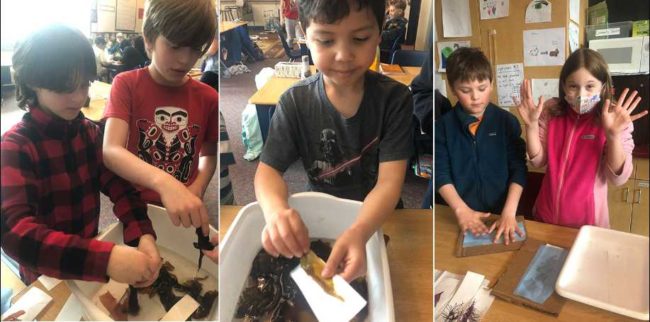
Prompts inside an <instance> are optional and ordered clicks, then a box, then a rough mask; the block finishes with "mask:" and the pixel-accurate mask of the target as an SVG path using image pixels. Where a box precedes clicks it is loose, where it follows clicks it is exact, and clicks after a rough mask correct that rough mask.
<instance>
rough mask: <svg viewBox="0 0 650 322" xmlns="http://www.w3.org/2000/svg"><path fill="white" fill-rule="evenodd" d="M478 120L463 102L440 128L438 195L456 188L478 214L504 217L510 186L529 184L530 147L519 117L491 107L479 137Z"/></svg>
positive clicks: (442, 120)
mask: <svg viewBox="0 0 650 322" xmlns="http://www.w3.org/2000/svg"><path fill="white" fill-rule="evenodd" d="M477 120H478V119H477V118H476V117H473V116H471V115H469V114H467V113H466V112H465V111H464V110H463V108H462V107H461V105H460V103H458V104H456V106H455V107H454V109H453V111H452V112H451V113H447V114H445V115H444V116H443V117H442V118H441V119H439V120H438V121H436V123H435V133H436V136H435V140H436V145H435V171H434V172H435V184H436V186H435V189H436V190H435V191H436V192H437V191H438V190H439V189H440V187H442V186H444V185H446V184H453V185H454V187H455V188H456V191H458V194H459V195H460V197H461V198H462V199H463V201H465V203H466V204H467V205H468V206H469V207H470V208H472V209H473V210H476V211H484V212H492V213H495V214H500V213H501V210H502V209H503V205H504V203H505V200H506V197H507V195H508V187H509V185H510V183H511V182H514V183H518V184H519V185H521V186H522V187H524V186H525V184H526V173H527V168H526V143H525V142H524V140H523V139H522V138H521V127H520V126H519V122H518V121H517V118H515V117H514V115H512V114H510V113H509V112H508V111H505V110H503V109H501V108H499V107H498V106H496V105H494V104H492V103H490V104H488V106H487V108H486V109H485V113H484V114H483V120H482V121H481V124H480V126H479V127H478V130H477V131H476V136H473V135H472V134H471V132H470V131H469V125H470V124H471V123H473V122H476V121H477Z"/></svg>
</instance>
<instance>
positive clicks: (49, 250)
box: [0, 25, 161, 287]
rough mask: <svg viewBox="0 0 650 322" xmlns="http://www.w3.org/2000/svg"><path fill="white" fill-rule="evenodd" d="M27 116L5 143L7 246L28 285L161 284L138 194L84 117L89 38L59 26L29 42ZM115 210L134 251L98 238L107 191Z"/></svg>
mask: <svg viewBox="0 0 650 322" xmlns="http://www.w3.org/2000/svg"><path fill="white" fill-rule="evenodd" d="M13 67H14V68H15V70H16V75H15V76H16V99H17V101H18V106H20V107H21V108H25V107H27V113H26V114H25V115H24V116H23V119H22V120H21V121H20V122H19V123H18V124H16V125H15V126H14V127H12V128H11V129H9V130H8V131H7V132H6V133H5V134H4V135H3V136H2V143H1V144H0V150H1V152H2V153H1V158H2V176H1V178H2V179H1V180H2V185H1V186H2V249H3V250H4V251H5V252H6V253H7V254H8V255H9V256H11V257H12V258H14V259H15V260H16V261H17V262H18V263H19V264H20V275H21V279H22V280H23V282H25V284H28V285H29V284H30V283H32V282H34V281H35V280H36V278H38V276H39V275H41V274H43V275H47V276H52V277H56V278H59V279H79V280H86V281H99V282H107V281H108V278H109V277H110V278H112V279H114V280H115V281H118V282H123V283H128V284H131V285H134V286H137V287H140V286H147V285H149V284H151V283H153V281H154V280H155V279H156V277H157V275H158V270H159V268H160V263H161V260H160V255H159V253H158V249H157V247H156V243H155V238H156V235H155V233H154V230H153V227H152V225H151V221H150V220H149V217H148V216H147V207H146V205H145V203H144V202H142V200H141V199H140V196H139V193H138V191H137V190H136V189H135V188H134V187H133V186H132V185H131V184H129V183H128V182H127V181H125V180H123V179H122V178H120V177H118V176H117V175H115V174H113V173H112V172H111V171H110V170H108V169H107V168H106V167H105V166H104V163H103V161H102V132H101V129H100V128H99V127H98V126H97V125H95V124H94V123H93V122H91V121H89V120H88V119H86V118H84V115H83V114H82V113H80V110H81V107H82V106H83V104H84V102H85V101H86V99H87V98H88V88H89V84H90V82H91V81H93V80H94V79H95V76H96V66H95V58H94V53H93V49H92V48H91V46H90V44H89V43H88V40H86V38H85V37H84V35H83V34H82V33H81V32H80V31H78V30H75V29H71V28H69V27H67V26H63V25H50V26H48V27H45V28H43V29H41V30H39V31H36V32H35V33H33V34H31V35H30V36H28V37H27V39H25V41H23V42H22V43H21V44H20V45H19V46H18V48H17V50H16V52H15V53H14V56H13ZM100 191H101V192H102V193H104V194H106V195H107V196H108V197H109V198H110V199H111V201H112V202H113V203H114V206H113V212H114V214H115V216H117V218H118V219H119V220H120V221H121V222H122V223H123V224H124V241H125V243H126V244H128V245H130V246H134V247H137V248H131V247H128V246H124V245H115V244H113V243H111V242H106V241H99V240H96V239H93V238H94V237H96V235H97V230H98V226H99V211H100V198H99V192H100Z"/></svg>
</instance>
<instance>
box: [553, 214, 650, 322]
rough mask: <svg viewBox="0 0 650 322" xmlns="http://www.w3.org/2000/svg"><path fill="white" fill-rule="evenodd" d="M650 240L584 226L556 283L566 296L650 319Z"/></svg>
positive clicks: (558, 289)
mask: <svg viewBox="0 0 650 322" xmlns="http://www.w3.org/2000/svg"><path fill="white" fill-rule="evenodd" d="M649 250H650V249H649V247H648V237H644V236H639V235H635V234H630V233H625V232H620V231H616V230H610V229H605V228H601V227H595V226H582V228H580V232H579V233H578V236H577V238H576V240H575V242H574V243H573V247H572V248H571V251H570V252H569V256H568V257H567V259H566V262H565V263H564V266H563V267H562V271H561V272H560V276H559V277H558V279H557V282H556V284H555V290H556V291H557V293H558V294H560V295H561V296H563V297H566V298H569V299H572V300H575V301H578V302H582V303H585V304H588V305H592V306H595V307H598V308H601V309H604V310H608V311H612V312H615V313H618V314H622V315H626V316H629V317H633V318H635V319H640V320H648V317H649V315H648V283H649V280H648V272H649V271H648V257H649V256H650V255H649V253H648V251H649Z"/></svg>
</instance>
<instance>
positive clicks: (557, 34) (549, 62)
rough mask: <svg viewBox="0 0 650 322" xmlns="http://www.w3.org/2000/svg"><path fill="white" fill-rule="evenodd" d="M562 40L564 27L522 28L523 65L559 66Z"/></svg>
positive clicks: (562, 53) (562, 50)
mask: <svg viewBox="0 0 650 322" xmlns="http://www.w3.org/2000/svg"><path fill="white" fill-rule="evenodd" d="M564 40H565V30H564V28H551V29H535V30H524V66H561V65H562V64H564V59H565V57H564V56H565V54H564V51H565V49H564Z"/></svg>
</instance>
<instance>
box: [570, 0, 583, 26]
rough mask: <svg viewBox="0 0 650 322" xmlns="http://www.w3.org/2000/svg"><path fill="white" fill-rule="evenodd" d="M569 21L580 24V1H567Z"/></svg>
mask: <svg viewBox="0 0 650 322" xmlns="http://www.w3.org/2000/svg"><path fill="white" fill-rule="evenodd" d="M569 19H571V20H573V21H575V22H576V23H580V0H570V1H569Z"/></svg>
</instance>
